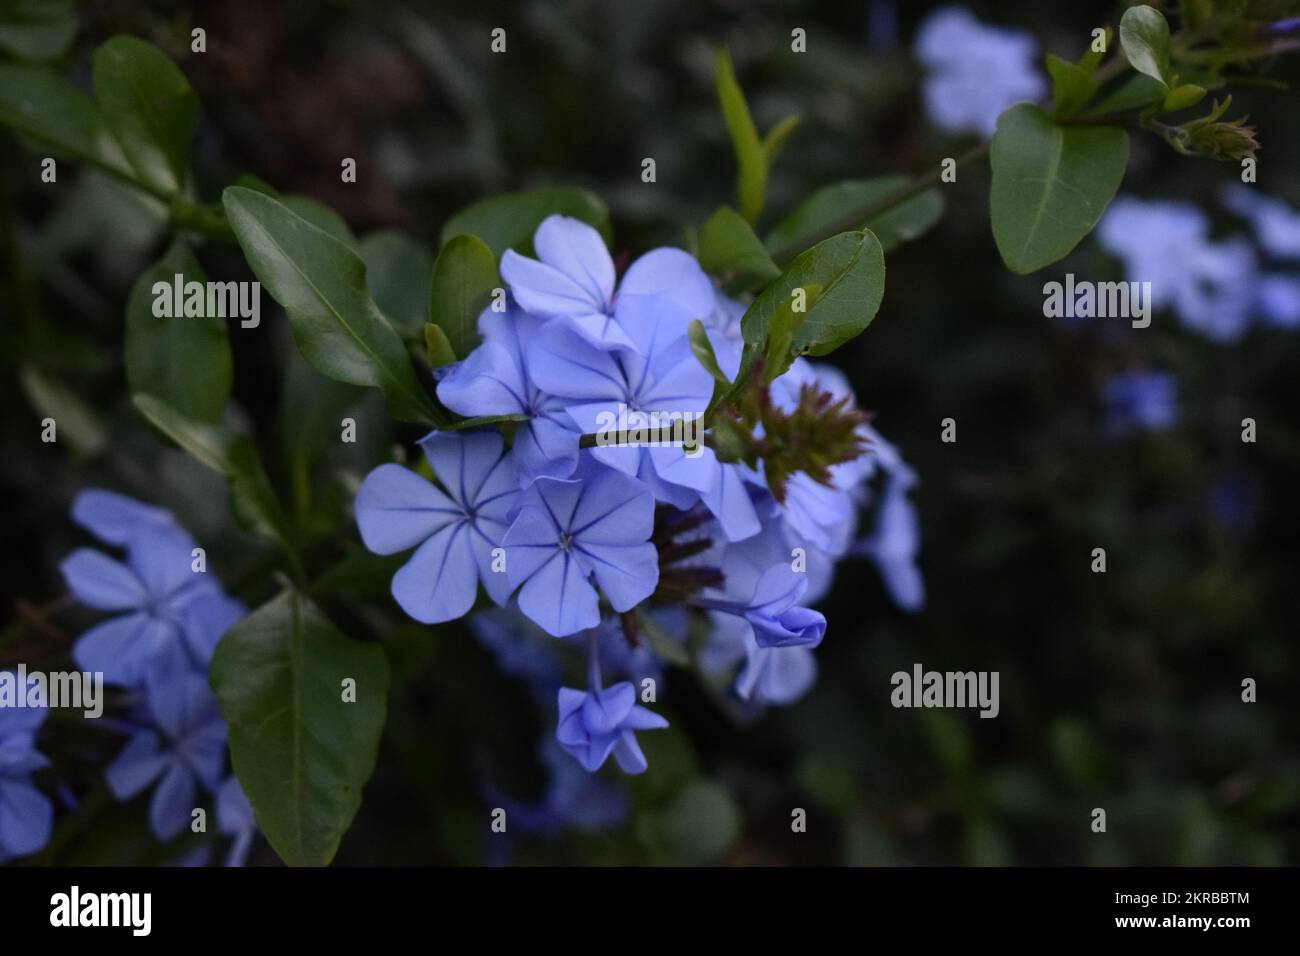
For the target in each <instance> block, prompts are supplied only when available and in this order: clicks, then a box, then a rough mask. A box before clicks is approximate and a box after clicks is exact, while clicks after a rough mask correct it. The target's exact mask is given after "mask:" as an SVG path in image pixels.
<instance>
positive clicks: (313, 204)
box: [277, 193, 361, 254]
mask: <svg viewBox="0 0 1300 956" xmlns="http://www.w3.org/2000/svg"><path fill="white" fill-rule="evenodd" d="M277 198H278V199H279V200H280V202H282V203H284V205H285V208H286V209H288V210H289V211H290V212H293V213H295V214H297V215H299V216H301V217H302V218H303V219H306V220H307V221H308V222H309V223H311V224H312V225H313V226H315V227H316V228H317V229H319V230H320V231H321V232H324V233H328V234H329V235H331V236H333V237H334V238H335V239H337V240H338V241H339V242H341V243H343V245H345V246H347V247H348V248H349V249H351V250H352V251H353V252H356V253H358V254H359V253H360V251H361V249H360V244H359V243H358V242H357V237H356V236H354V235H353V234H352V230H351V229H350V228H348V224H347V221H346V220H345V219H344V218H343V217H342V216H340V215H339V214H338V213H336V212H335V211H334V210H333V209H331V208H330V207H329V206H327V205H325V204H324V203H323V202H321V201H320V200H319V199H312V198H311V197H310V196H300V195H298V194H296V193H290V194H288V195H281V196H279V197H277Z"/></svg>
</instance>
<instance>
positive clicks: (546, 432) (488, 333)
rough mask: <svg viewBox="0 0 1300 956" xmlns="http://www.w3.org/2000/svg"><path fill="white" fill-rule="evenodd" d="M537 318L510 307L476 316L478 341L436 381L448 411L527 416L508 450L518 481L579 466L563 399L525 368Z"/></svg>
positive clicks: (563, 475)
mask: <svg viewBox="0 0 1300 956" xmlns="http://www.w3.org/2000/svg"><path fill="white" fill-rule="evenodd" d="M540 329H541V321H540V320H539V319H537V318H535V317H534V316H531V315H529V314H528V313H526V312H524V311H522V310H520V309H519V308H517V307H512V308H510V309H509V310H508V311H506V312H503V313H497V312H493V311H492V310H490V309H489V310H487V311H485V312H484V313H483V314H482V315H481V316H480V317H479V332H480V334H481V335H482V336H483V342H482V344H480V345H479V346H478V347H477V348H476V349H474V351H472V352H470V354H469V355H468V356H467V357H466V358H465V360H464V361H463V362H458V363H456V364H455V365H453V366H452V367H451V369H450V371H448V372H447V374H446V375H445V376H444V377H443V379H442V381H441V382H439V383H438V398H439V400H440V401H441V402H442V403H443V404H444V405H446V406H447V407H448V408H450V409H451V410H452V411H453V412H457V413H458V414H461V415H465V416H468V417H471V418H473V417H476V416H480V415H527V416H528V417H529V420H528V421H527V422H525V423H521V424H520V426H519V427H518V429H516V431H515V437H514V442H513V444H512V445H511V452H510V453H511V455H512V456H513V457H514V459H515V462H516V464H517V465H518V468H519V480H520V484H521V485H522V486H527V485H528V483H529V482H531V481H532V480H533V479H534V478H537V477H539V476H541V475H546V476H548V477H551V478H568V477H569V476H570V475H571V474H573V470H574V469H575V468H576V467H577V466H578V430H577V428H576V427H575V426H574V423H573V420H572V419H571V418H570V417H569V416H568V415H567V414H565V405H566V403H565V402H564V401H563V400H562V399H560V398H557V397H556V396H554V395H550V394H548V393H547V392H545V391H543V390H542V388H540V387H539V386H538V384H537V383H536V381H534V379H533V378H532V376H531V375H530V372H529V357H528V350H529V345H530V344H531V343H532V341H533V339H534V338H536V336H537V333H538V332H539V331H540Z"/></svg>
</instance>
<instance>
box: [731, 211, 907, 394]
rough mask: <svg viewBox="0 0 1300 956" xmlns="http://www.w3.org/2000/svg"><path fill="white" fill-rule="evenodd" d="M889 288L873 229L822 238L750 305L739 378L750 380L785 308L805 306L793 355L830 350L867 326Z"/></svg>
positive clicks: (743, 323)
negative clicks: (751, 372) (750, 375)
mask: <svg viewBox="0 0 1300 956" xmlns="http://www.w3.org/2000/svg"><path fill="white" fill-rule="evenodd" d="M796 290H802V295H797V294H796ZM884 293H885V257H884V253H883V252H882V251H881V249H880V243H879V242H877V241H876V237H875V236H874V235H872V234H871V232H869V231H865V230H864V231H861V232H842V233H840V234H839V235H837V236H832V237H831V238H829V239H827V240H825V241H824V242H819V243H818V244H817V245H815V246H813V247H812V248H811V249H809V250H807V251H806V252H804V253H803V254H801V255H799V256H797V257H795V259H794V261H793V262H791V263H790V268H788V269H786V271H785V272H783V273H782V274H781V276H780V277H779V278H776V279H774V280H772V282H771V284H769V285H768V286H767V288H765V289H764V290H763V291H762V293H761V294H760V295H759V296H758V298H756V299H755V300H754V301H753V302H752V303H750V306H749V308H748V309H747V310H745V314H744V316H742V317H741V320H740V331H741V334H742V335H743V336H744V339H745V353H744V357H743V361H742V366H741V371H740V375H738V376H737V379H736V381H737V383H738V384H739V383H743V382H744V381H745V380H746V378H747V376H748V374H749V371H750V369H751V368H752V367H753V365H754V363H755V361H756V360H757V359H758V357H759V356H760V355H762V354H764V352H765V351H766V349H767V347H768V339H769V336H770V335H771V334H772V332H773V321H774V319H775V318H776V317H777V314H778V312H780V311H781V310H782V309H783V308H790V309H792V310H793V311H794V312H795V313H796V314H798V313H799V311H800V309H799V306H802V307H803V308H802V312H803V314H802V315H801V316H800V317H799V318H800V322H799V326H798V329H797V331H796V332H794V334H793V336H792V338H791V341H790V347H789V350H788V354H789V355H791V356H795V355H803V354H805V353H811V354H813V355H826V354H827V353H829V352H832V351H834V350H835V349H836V348H838V347H839V346H841V345H843V344H844V343H845V342H847V341H849V339H851V338H853V337H854V336H855V335H857V334H858V333H859V332H861V331H862V330H863V329H865V328H866V327H867V325H868V324H869V323H870V322H871V320H872V319H873V318H875V315H876V310H877V309H879V308H880V300H881V298H882V297H883V296H884ZM800 299H801V300H802V301H798V300H800ZM777 331H778V332H779V331H780V330H779V329H778V330H777Z"/></svg>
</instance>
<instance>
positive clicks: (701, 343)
mask: <svg viewBox="0 0 1300 956" xmlns="http://www.w3.org/2000/svg"><path fill="white" fill-rule="evenodd" d="M687 334H688V335H689V337H690V342H691V352H693V353H694V354H695V357H696V359H698V360H699V363H700V364H701V365H703V366H704V370H705V371H706V372H708V373H709V374H710V375H712V376H713V378H714V380H715V381H717V382H718V383H719V384H720V385H730V384H731V380H730V379H728V378H727V376H726V375H725V374H724V373H723V371H722V368H721V367H720V366H719V365H718V357H717V356H716V355H714V354H713V343H712V342H710V341H709V334H708V332H706V331H705V330H704V323H703V322H701V321H700V320H699V319H691V324H690V327H689V332H688V333H687Z"/></svg>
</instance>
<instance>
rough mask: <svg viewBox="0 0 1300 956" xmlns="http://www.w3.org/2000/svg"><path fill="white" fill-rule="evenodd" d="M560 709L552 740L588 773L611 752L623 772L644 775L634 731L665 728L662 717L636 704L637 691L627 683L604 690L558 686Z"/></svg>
mask: <svg viewBox="0 0 1300 956" xmlns="http://www.w3.org/2000/svg"><path fill="white" fill-rule="evenodd" d="M559 706H560V721H559V724H558V725H557V726H556V728H555V739H556V740H558V741H559V742H560V746H562V747H563V748H564V749H565V750H567V751H568V752H569V753H570V754H572V755H573V757H574V759H576V760H577V761H578V763H580V764H581V765H582V768H583V769H584V770H586V771H587V772H588V773H594V772H595V771H596V770H599V769H600V767H601V765H602V764H604V762H605V760H606V758H608V757H609V755H610V753H611V751H612V752H613V754H614V759H615V760H616V761H618V765H619V767H620V768H621V769H622V770H623V772H624V773H630V774H639V773H643V772H644V771H645V769H646V759H645V754H643V753H642V752H641V747H640V745H639V744H638V743H637V740H636V731H638V730H659V729H661V728H663V727H667V726H668V721H666V720H665V719H664V718H663V717H660V716H659V715H658V714H656V713H654V712H653V711H651V710H647V709H646V708H644V707H642V706H640V705H639V704H638V703H637V702H636V689H635V688H634V687H633V686H632V684H631V683H630V682H628V681H623V682H622V683H619V684H612V685H611V686H609V687H606V688H604V689H603V690H602V689H598V688H593V689H592V690H590V691H581V690H575V689H574V688H572V687H561V688H560V694H559Z"/></svg>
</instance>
